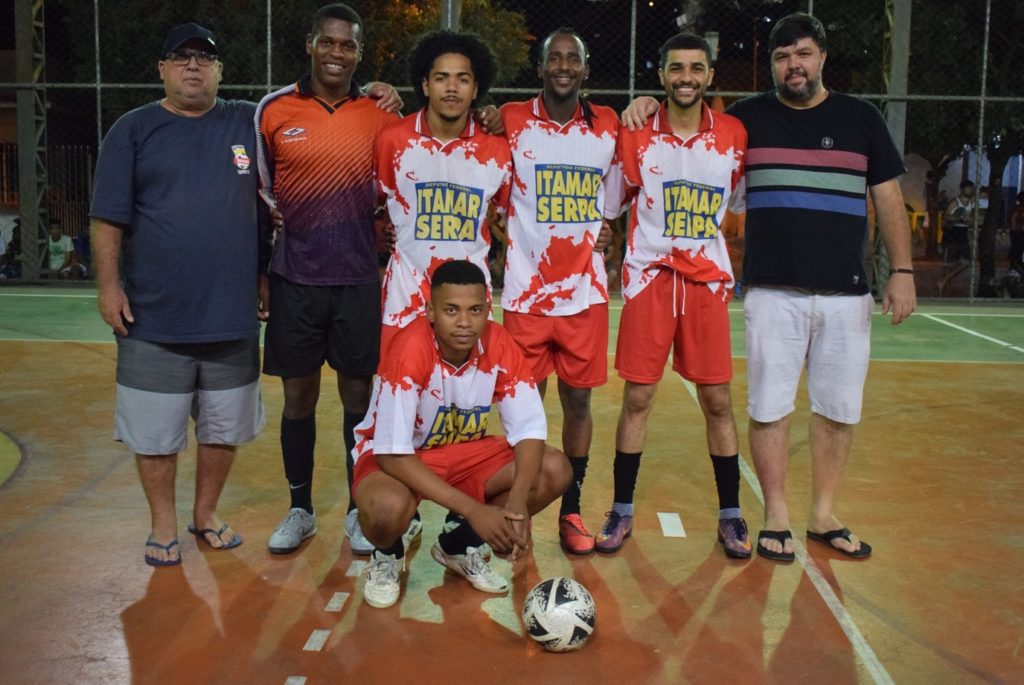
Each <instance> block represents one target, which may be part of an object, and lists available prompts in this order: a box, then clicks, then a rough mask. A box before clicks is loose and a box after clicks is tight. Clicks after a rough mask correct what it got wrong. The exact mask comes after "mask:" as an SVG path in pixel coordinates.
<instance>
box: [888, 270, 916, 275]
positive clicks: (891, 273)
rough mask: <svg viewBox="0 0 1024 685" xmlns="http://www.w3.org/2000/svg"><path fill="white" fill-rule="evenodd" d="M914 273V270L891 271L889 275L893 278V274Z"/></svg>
mask: <svg viewBox="0 0 1024 685" xmlns="http://www.w3.org/2000/svg"><path fill="white" fill-rule="evenodd" d="M913 273H914V270H913V269H889V275H890V276H892V275H893V274H913Z"/></svg>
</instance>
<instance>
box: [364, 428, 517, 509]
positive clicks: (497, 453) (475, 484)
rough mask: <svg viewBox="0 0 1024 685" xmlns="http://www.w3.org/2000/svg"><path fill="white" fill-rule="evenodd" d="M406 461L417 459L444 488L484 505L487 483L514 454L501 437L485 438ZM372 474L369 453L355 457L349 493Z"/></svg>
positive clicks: (373, 464) (422, 453)
mask: <svg viewBox="0 0 1024 685" xmlns="http://www.w3.org/2000/svg"><path fill="white" fill-rule="evenodd" d="M407 457H408V458H409V459H419V460H420V461H421V462H423V464H424V465H425V466H426V467H427V468H428V469H430V470H431V471H433V472H434V473H435V474H436V475H437V476H438V477H439V478H440V479H441V480H443V481H444V482H445V483H448V485H451V486H452V487H453V488H455V489H456V490H460V491H462V492H464V493H466V494H467V495H469V496H470V497H472V498H473V499H475V500H476V501H477V502H484V501H486V500H485V498H484V493H485V490H486V486H487V481H489V480H490V479H491V476H493V475H494V474H496V473H497V472H498V471H500V470H501V469H502V468H503V467H504V466H505V465H506V464H511V463H512V461H513V460H514V459H515V452H514V451H513V450H512V446H511V445H509V444H508V440H506V439H505V436H503V435H489V436H487V437H485V438H481V439H480V440H470V441H469V442H457V443H455V444H453V445H441V446H440V447H431V448H430V449H422V450H416V455H415V456H413V455H411V454H410V455H407ZM375 471H380V466H379V465H378V464H377V459H376V458H375V457H374V456H373V453H372V452H369V453H367V454H364V455H363V456H361V457H359V460H358V461H356V466H355V471H354V472H353V474H352V492H355V491H356V490H357V489H358V488H359V484H360V483H361V482H362V481H363V479H364V478H366V477H367V476H368V475H370V474H371V473H373V472H375ZM419 499H423V498H422V497H420V498H419Z"/></svg>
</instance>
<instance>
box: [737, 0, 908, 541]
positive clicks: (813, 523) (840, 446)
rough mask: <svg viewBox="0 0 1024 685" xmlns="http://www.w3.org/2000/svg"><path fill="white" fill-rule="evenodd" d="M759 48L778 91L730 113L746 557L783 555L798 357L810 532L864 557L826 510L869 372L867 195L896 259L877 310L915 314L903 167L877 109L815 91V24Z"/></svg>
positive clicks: (820, 62) (777, 34)
mask: <svg viewBox="0 0 1024 685" xmlns="http://www.w3.org/2000/svg"><path fill="white" fill-rule="evenodd" d="M769 40H770V42H769V48H770V50H771V55H772V76H773V78H774V81H775V91H774V92H769V93H765V94H763V95H759V96H757V97H753V98H749V99H747V100H743V101H741V102H738V103H736V104H734V105H733V106H732V107H731V108H730V109H729V112H730V113H731V114H733V115H734V116H736V117H737V118H739V119H740V120H741V121H742V122H743V123H744V125H745V126H746V127H747V131H748V134H749V137H750V139H749V146H748V152H747V212H748V215H747V223H746V252H745V256H744V264H743V273H744V279H745V280H746V282H747V284H748V286H749V292H748V294H747V299H746V302H745V304H744V313H745V316H746V321H747V358H748V361H747V372H748V375H749V399H748V411H749V413H750V428H749V435H750V451H751V454H752V456H753V458H754V464H755V466H756V467H757V474H758V479H759V480H760V481H761V488H762V490H763V491H764V500H765V525H764V530H762V531H761V533H759V535H758V543H757V550H758V553H759V554H761V555H762V556H764V557H766V558H769V559H774V560H777V561H790V560H792V559H793V558H794V555H793V551H792V542H791V540H790V539H789V538H790V537H791V533H790V531H789V527H790V524H789V511H788V509H787V506H786V496H785V486H786V459H787V456H788V449H787V442H788V435H789V415H790V414H791V413H792V411H793V409H794V397H795V396H796V390H797V385H798V382H799V380H800V373H801V370H802V368H803V365H804V360H805V359H806V363H807V385H808V391H809V394H810V399H811V421H810V445H811V459H812V462H813V468H812V473H813V492H814V495H813V499H812V503H811V514H810V517H809V519H808V522H807V538H808V539H809V540H814V541H816V542H820V543H824V544H827V545H829V546H830V547H832V548H833V549H834V550H836V551H838V552H840V553H842V554H845V555H847V556H851V557H857V558H864V557H867V556H868V555H870V554H871V547H870V546H869V545H868V544H866V543H864V542H861V541H860V540H859V539H858V538H857V537H856V536H855V535H853V534H852V533H850V531H849V530H848V529H847V528H845V527H844V526H843V525H842V524H841V523H840V522H839V520H838V519H837V518H836V516H835V510H834V503H835V496H836V492H837V490H838V487H839V483H840V479H841V477H842V471H843V467H844V466H845V464H846V461H847V458H848V456H849V452H850V444H851V438H852V435H853V425H854V424H856V423H857V422H858V421H860V415H861V402H862V395H863V389H864V379H865V377H866V376H867V368H868V354H869V348H870V335H871V312H872V310H873V308H874V302H873V300H872V298H871V295H870V294H869V289H868V282H867V274H866V273H865V270H864V245H865V242H866V239H867V217H868V213H867V202H866V195H867V194H870V196H871V200H872V202H873V203H874V205H875V211H876V214H877V217H878V224H879V229H880V230H881V231H882V236H883V237H884V238H885V243H886V247H887V248H888V251H889V256H890V259H891V260H892V264H893V269H892V278H890V279H889V282H888V284H887V285H886V288H885V295H884V298H883V301H882V310H883V312H889V311H891V312H892V323H893V324H898V323H900V322H901V321H903V320H904V319H906V317H908V316H909V315H910V313H911V312H912V311H913V310H914V308H915V307H916V296H915V292H914V277H913V270H912V269H911V262H910V228H909V226H908V223H907V214H906V211H905V210H904V205H903V195H902V193H901V191H900V185H899V177H900V175H901V174H903V172H904V169H903V161H902V159H901V158H900V155H899V152H898V151H897V150H896V146H895V145H894V144H893V142H892V137H891V136H890V135H889V132H888V130H887V129H886V126H885V122H884V121H883V120H882V117H881V116H880V115H879V113H878V110H877V109H875V108H874V107H873V106H872V105H871V104H869V103H867V102H865V101H863V100H859V99H857V98H852V97H849V96H847V95H844V94H842V93H837V92H835V91H830V90H828V89H826V88H825V87H823V86H822V83H821V72H822V67H823V66H824V64H825V58H826V55H827V52H826V50H827V46H826V42H825V30H824V28H823V27H822V25H821V23H820V22H819V21H818V20H817V19H815V18H814V17H811V16H810V15H806V14H793V15H790V16H788V17H786V18H784V19H783V20H782V21H780V22H779V23H778V24H777V25H776V27H775V29H774V30H773V31H772V34H771V37H770V39H769Z"/></svg>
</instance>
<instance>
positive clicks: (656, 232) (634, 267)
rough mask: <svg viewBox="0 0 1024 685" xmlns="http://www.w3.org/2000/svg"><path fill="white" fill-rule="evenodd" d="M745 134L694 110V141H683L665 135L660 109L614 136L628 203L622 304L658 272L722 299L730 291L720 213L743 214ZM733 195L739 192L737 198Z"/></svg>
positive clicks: (724, 118) (730, 120) (664, 113)
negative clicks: (696, 123)
mask: <svg viewBox="0 0 1024 685" xmlns="http://www.w3.org/2000/svg"><path fill="white" fill-rule="evenodd" d="M746 150H747V131H746V129H745V128H743V124H742V123H740V121H739V119H736V118H735V117H732V116H729V115H728V114H719V113H716V112H712V111H711V108H709V107H708V106H707V104H704V103H702V104H701V122H700V126H699V128H698V130H697V133H695V134H693V135H692V136H690V137H689V138H687V139H686V140H683V139H682V138H680V137H679V136H677V135H676V134H675V133H673V131H672V125H671V124H670V123H669V120H668V110H667V105H666V104H665V103H662V105H661V108H660V109H659V110H658V112H657V113H656V114H655V115H654V116H653V117H651V119H650V120H649V121H648V122H647V125H646V126H644V128H642V129H641V130H639V131H629V130H628V129H626V128H623V129H622V130H621V131H619V146H618V154H619V158H620V159H621V160H622V171H623V176H624V177H625V187H626V193H627V195H628V196H631V197H632V205H631V206H630V211H629V229H628V233H627V237H626V255H625V259H624V260H623V266H622V297H623V299H624V300H627V301H628V300H629V299H631V298H633V297H636V295H637V294H638V293H639V292H640V291H642V290H643V289H644V287H646V286H647V284H648V283H650V281H651V279H653V278H654V277H655V276H656V275H657V271H658V269H659V268H669V269H672V270H674V271H677V272H679V273H681V274H682V275H683V276H684V277H686V278H688V279H690V280H693V281H697V282H699V283H707V284H708V286H709V287H710V288H711V290H712V292H715V293H717V294H719V295H721V296H722V297H723V298H727V297H729V296H730V294H731V289H732V286H733V275H732V265H731V264H730V262H729V253H728V250H727V249H726V244H725V237H724V236H723V235H722V233H721V232H720V231H719V227H720V226H721V225H722V219H723V218H724V217H725V211H726V208H727V207H728V208H729V210H730V211H733V212H742V211H743V209H744V208H743V193H742V188H739V186H740V183H741V181H742V178H743V169H744V161H743V158H744V155H745V154H746ZM737 191H739V192H737Z"/></svg>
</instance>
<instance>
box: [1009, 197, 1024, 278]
mask: <svg viewBox="0 0 1024 685" xmlns="http://www.w3.org/2000/svg"><path fill="white" fill-rule="evenodd" d="M1008 258H1009V259H1008V261H1009V262H1010V268H1011V269H1013V270H1014V271H1016V272H1017V273H1018V274H1020V275H1021V276H1024V192H1022V193H1017V204H1015V205H1014V206H1013V211H1012V213H1011V214H1010V252H1009V255H1008Z"/></svg>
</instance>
